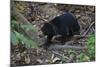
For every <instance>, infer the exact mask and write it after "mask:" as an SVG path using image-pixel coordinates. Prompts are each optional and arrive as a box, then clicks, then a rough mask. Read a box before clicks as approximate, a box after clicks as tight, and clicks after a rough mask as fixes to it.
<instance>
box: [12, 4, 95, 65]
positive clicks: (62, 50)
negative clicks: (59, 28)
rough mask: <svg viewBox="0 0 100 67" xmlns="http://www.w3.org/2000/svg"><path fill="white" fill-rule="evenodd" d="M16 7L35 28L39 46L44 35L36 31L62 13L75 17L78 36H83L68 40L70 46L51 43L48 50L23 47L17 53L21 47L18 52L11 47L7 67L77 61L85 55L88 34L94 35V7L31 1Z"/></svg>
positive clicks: (86, 58)
mask: <svg viewBox="0 0 100 67" xmlns="http://www.w3.org/2000/svg"><path fill="white" fill-rule="evenodd" d="M16 5H17V8H18V9H19V13H21V14H22V15H23V16H24V17H25V18H26V19H27V20H28V21H29V22H30V23H31V24H32V25H33V26H34V27H35V28H37V30H38V32H37V33H38V42H39V45H40V46H41V45H42V44H43V43H44V41H45V39H44V37H45V36H44V35H43V34H42V32H41V30H40V29H41V27H42V26H43V24H44V23H45V22H49V21H50V20H51V19H53V18H54V17H56V16H59V15H61V14H63V13H64V12H66V11H68V12H70V13H72V14H73V15H75V16H76V18H77V19H78V22H79V24H80V27H81V33H80V35H81V36H86V37H84V38H81V39H79V40H77V41H73V39H72V40H71V43H70V44H68V43H69V42H66V43H65V45H60V44H59V43H54V44H52V45H51V46H50V47H49V49H48V50H45V49H43V47H39V48H26V49H25V50H24V51H23V52H19V50H21V49H23V46H21V49H20V48H19V47H18V46H11V48H12V49H11V64H15V65H17V66H20V65H44V64H58V63H59V64H60V63H73V62H81V61H80V59H81V58H80V55H81V54H82V53H83V54H86V55H87V54H88V48H87V42H88V40H87V39H88V36H89V34H92V33H93V34H95V6H88V5H70V4H68V5H64V4H53V3H52V4H51V3H48V4H47V3H32V2H31V3H30V2H29V3H28V2H16ZM19 5H20V8H19ZM21 6H22V7H21ZM23 6H24V7H23ZM66 46H67V47H66ZM87 61H90V60H89V58H88V57H87V56H85V58H84V59H83V60H82V62H87Z"/></svg>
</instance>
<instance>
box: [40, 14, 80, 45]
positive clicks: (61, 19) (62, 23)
mask: <svg viewBox="0 0 100 67" xmlns="http://www.w3.org/2000/svg"><path fill="white" fill-rule="evenodd" d="M41 30H42V32H43V34H44V35H47V41H46V43H45V44H44V46H49V45H50V44H51V39H52V37H53V36H54V35H61V36H62V37H61V38H62V41H61V42H62V43H65V41H66V39H68V38H71V37H72V36H73V35H75V34H79V32H80V25H79V23H78V21H77V19H76V18H75V17H74V16H73V15H72V14H71V13H65V14H62V15H60V16H57V17H55V18H54V19H53V20H51V21H50V22H49V23H44V25H43V27H42V28H41Z"/></svg>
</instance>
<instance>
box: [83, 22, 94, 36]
mask: <svg viewBox="0 0 100 67" xmlns="http://www.w3.org/2000/svg"><path fill="white" fill-rule="evenodd" d="M94 23H95V22H93V23H91V25H90V26H89V28H88V29H87V30H86V32H84V34H83V36H85V35H86V34H87V33H88V31H89V30H90V28H91V27H92V25H93V24H94Z"/></svg>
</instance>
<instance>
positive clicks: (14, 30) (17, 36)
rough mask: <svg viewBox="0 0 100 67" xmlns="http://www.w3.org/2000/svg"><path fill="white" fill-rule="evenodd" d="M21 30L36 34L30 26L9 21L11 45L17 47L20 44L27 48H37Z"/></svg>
mask: <svg viewBox="0 0 100 67" xmlns="http://www.w3.org/2000/svg"><path fill="white" fill-rule="evenodd" d="M23 30H25V31H32V32H36V29H35V28H34V27H33V26H32V25H24V24H21V23H18V22H17V21H15V20H12V21H11V43H12V44H13V45H18V44H20V43H21V44H24V45H25V47H27V48H37V47H38V43H37V42H35V40H32V39H31V38H30V37H29V36H28V35H26V34H25V32H23Z"/></svg>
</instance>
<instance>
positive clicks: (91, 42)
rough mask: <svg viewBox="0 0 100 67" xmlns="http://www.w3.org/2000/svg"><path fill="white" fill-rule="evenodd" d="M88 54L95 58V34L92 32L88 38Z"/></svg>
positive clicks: (91, 58) (92, 58)
mask: <svg viewBox="0 0 100 67" xmlns="http://www.w3.org/2000/svg"><path fill="white" fill-rule="evenodd" d="M88 55H89V57H90V60H91V61H93V60H95V35H94V34H92V35H90V36H89V38H88Z"/></svg>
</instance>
